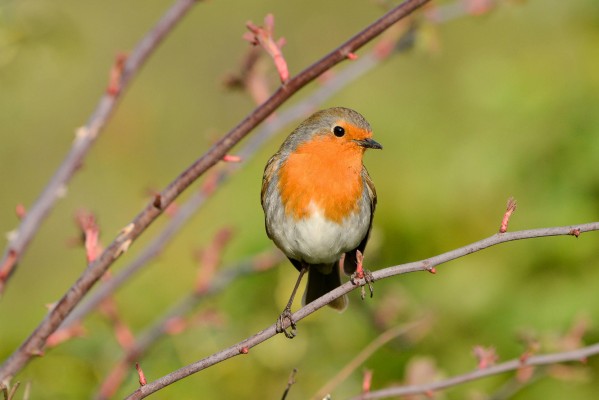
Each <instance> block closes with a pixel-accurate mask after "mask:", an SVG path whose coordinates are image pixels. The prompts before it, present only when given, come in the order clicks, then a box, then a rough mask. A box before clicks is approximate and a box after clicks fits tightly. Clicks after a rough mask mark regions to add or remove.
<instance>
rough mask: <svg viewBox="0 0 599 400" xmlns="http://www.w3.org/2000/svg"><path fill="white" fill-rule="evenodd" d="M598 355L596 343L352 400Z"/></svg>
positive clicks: (422, 389) (426, 389)
mask: <svg viewBox="0 0 599 400" xmlns="http://www.w3.org/2000/svg"><path fill="white" fill-rule="evenodd" d="M596 354H599V343H595V344H593V345H590V346H587V347H582V348H580V349H576V350H571V351H564V352H559V353H550V354H543V355H538V356H533V357H529V358H527V359H526V360H522V359H521V358H517V359H515V360H510V361H506V362H504V363H501V364H497V365H493V366H491V367H487V368H483V369H476V370H474V371H472V372H469V373H466V374H463V375H458V376H454V377H453V378H449V379H445V380H442V381H438V382H434V383H429V384H423V385H413V386H399V387H395V388H388V389H382V390H376V391H374V392H370V393H367V394H361V395H360V396H356V397H354V398H353V399H352V400H358V399H360V400H362V399H364V400H366V399H383V398H386V397H397V396H405V395H411V394H422V393H432V392H434V391H435V390H441V389H447V388H449V387H452V386H457V385H461V384H463V383H466V382H470V381H474V380H477V379H481V378H485V377H488V376H491V375H497V374H502V373H505V372H509V371H517V370H518V369H520V368H523V367H529V366H533V365H548V364H558V363H562V362H571V361H578V362H584V361H585V360H586V359H587V358H588V357H590V356H593V355H596Z"/></svg>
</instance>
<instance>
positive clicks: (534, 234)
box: [127, 222, 599, 400]
mask: <svg viewBox="0 0 599 400" xmlns="http://www.w3.org/2000/svg"><path fill="white" fill-rule="evenodd" d="M573 230H577V231H578V232H590V231H597V230H599V222H591V223H588V224H581V225H575V226H562V227H552V228H540V229H530V230H524V231H515V232H506V233H503V234H495V235H493V236H490V237H488V238H486V239H483V240H479V241H478V242H474V243H472V244H469V245H467V246H464V247H460V248H458V249H455V250H452V251H449V252H447V253H443V254H440V255H438V256H434V257H431V258H428V259H425V260H421V261H416V262H411V263H407V264H401V265H396V266H393V267H388V268H385V269H381V270H378V271H375V272H373V273H372V277H373V278H374V280H379V279H383V278H388V277H391V276H395V275H400V274H407V273H410V272H417V271H430V269H431V268H433V267H435V266H437V265H440V264H443V263H446V262H449V261H452V260H455V259H457V258H460V257H463V256H466V255H468V254H472V253H475V252H477V251H481V250H484V249H486V248H489V247H491V246H494V245H497V244H500V243H506V242H511V241H515V240H522V239H532V238H539V237H549V236H566V235H570V236H571V235H572V231H573ZM355 282H356V285H354V284H353V283H352V282H347V283H345V284H343V285H341V286H339V287H338V288H337V289H335V290H333V291H331V292H329V293H327V294H325V295H324V296H322V297H320V298H318V299H316V300H314V301H313V302H312V303H309V304H307V305H306V306H304V307H302V308H301V309H299V310H298V311H296V312H295V313H294V314H293V316H292V319H293V320H294V321H295V322H298V321H300V320H302V319H304V318H306V317H307V316H308V315H310V314H312V313H314V312H315V311H316V310H318V309H320V308H322V307H324V306H326V305H327V304H329V303H330V302H331V301H333V300H335V299H337V298H339V297H341V296H343V295H345V294H347V293H349V292H351V291H352V290H354V289H356V288H358V287H359V285H364V284H366V282H365V281H364V279H362V280H356V281H355ZM276 325H277V324H273V325H271V326H269V327H268V328H266V329H264V330H262V331H260V332H258V333H256V334H255V335H254V336H251V337H249V338H247V339H245V340H243V341H241V342H239V343H237V344H234V345H233V346H231V347H228V348H226V349H224V350H221V351H219V352H218V353H214V354H212V355H211V356H208V357H206V358H203V359H201V360H199V361H196V362H195V363H193V364H190V365H187V366H185V367H182V368H180V369H178V370H176V371H173V372H171V373H170V374H168V375H165V376H163V377H162V378H159V379H157V380H155V381H153V382H150V383H148V384H147V385H145V386H144V387H141V388H139V389H137V390H136V391H135V392H134V393H132V394H131V395H129V396H128V397H127V399H130V400H133V399H143V398H144V397H146V396H148V395H150V394H152V393H154V392H156V391H158V390H160V389H162V388H164V387H166V386H168V385H170V384H172V383H175V382H177V381H179V380H181V379H183V378H185V377H187V376H189V375H192V374H195V373H196V372H199V371H202V370H204V369H206V368H208V367H210V366H212V365H214V364H217V363H219V362H221V361H224V360H227V359H229V358H232V357H235V356H237V355H240V354H247V353H248V351H249V349H251V348H252V347H255V346H257V345H259V344H260V343H262V342H264V341H266V340H268V339H270V338H271V337H273V336H275V335H276V334H277V329H276V328H277V327H276ZM284 325H285V324H284ZM283 328H287V326H283ZM596 346H597V347H598V348H599V344H597V345H596Z"/></svg>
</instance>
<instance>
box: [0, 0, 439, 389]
mask: <svg viewBox="0 0 599 400" xmlns="http://www.w3.org/2000/svg"><path fill="white" fill-rule="evenodd" d="M428 1H430V0H405V1H404V2H403V3H401V4H400V5H398V6H397V7H395V8H393V9H392V10H390V11H389V12H387V13H386V14H385V15H383V16H382V17H381V18H380V19H378V20H377V21H375V22H373V23H372V24H370V25H369V26H367V27H366V28H365V29H364V30H362V31H361V32H359V33H357V34H356V35H355V36H353V37H352V38H350V39H349V40H348V41H346V42H345V43H344V44H342V45H341V46H339V47H338V48H337V49H335V50H333V51H332V52H331V53H329V54H328V55H326V56H325V57H323V58H322V59H320V60H319V61H317V62H316V63H314V64H313V65H311V66H310V67H308V68H306V69H305V70H304V71H302V72H301V73H300V74H299V75H296V76H295V77H294V78H292V79H290V80H289V81H288V83H287V84H286V85H284V86H281V87H280V88H279V89H278V90H277V91H276V92H275V93H274V94H273V95H272V96H271V97H270V98H269V99H268V100H267V101H266V102H264V103H263V104H262V105H261V106H259V107H258V108H256V109H255V110H254V111H253V112H252V113H251V114H249V115H248V116H247V117H246V118H245V119H244V120H243V121H241V122H240V123H239V124H238V125H237V126H236V127H235V128H233V129H232V130H231V131H230V132H229V133H228V134H227V135H225V136H224V137H223V138H222V139H221V140H220V141H218V142H217V143H216V144H214V145H213V146H212V148H211V149H210V150H209V151H208V152H207V153H206V154H204V155H203V156H202V157H200V158H199V159H198V160H196V161H195V162H194V163H193V164H192V165H191V166H190V167H189V168H187V169H186V170H185V171H183V172H182V173H181V174H180V175H179V176H178V177H177V178H176V179H175V180H174V181H173V182H171V184H170V185H169V186H168V187H167V188H166V189H164V190H163V191H162V192H161V193H160V195H159V196H157V198H156V199H155V200H154V201H152V202H151V203H150V204H148V205H147V206H146V207H145V208H144V209H143V210H142V211H141V212H140V213H139V214H138V215H137V216H136V217H135V218H134V219H133V221H132V222H131V223H130V224H128V225H127V226H126V227H125V228H123V230H122V231H121V234H120V235H119V236H118V237H117V238H116V239H115V240H114V241H113V242H112V243H111V244H110V245H109V246H108V247H107V248H106V249H105V250H104V252H103V253H102V254H101V255H100V256H99V257H98V258H97V259H96V261H94V262H93V263H91V264H89V266H88V267H87V269H86V270H85V271H84V273H83V274H82V275H81V276H80V277H79V279H78V280H77V282H75V283H74V284H73V286H71V288H69V290H68V291H67V292H66V293H65V295H64V296H63V297H62V298H61V299H60V300H59V301H58V302H57V303H56V305H55V306H54V308H53V309H52V310H51V311H50V312H49V313H48V315H47V316H46V318H45V319H44V320H43V321H42V322H41V323H40V325H38V327H37V328H36V329H35V330H34V331H33V332H32V333H31V335H30V336H29V337H28V338H27V339H26V340H25V341H24V342H23V343H22V344H21V346H19V348H18V349H17V350H15V351H14V352H13V354H12V355H11V356H10V357H9V358H8V359H7V360H6V361H5V362H4V363H3V364H2V366H0V381H4V380H8V379H9V378H10V377H12V376H14V375H15V374H16V373H17V372H18V371H19V370H21V369H22V368H23V367H24V366H25V365H26V364H27V363H28V362H29V360H30V359H31V357H32V356H34V355H39V354H41V353H42V351H43V348H44V344H45V342H46V339H47V338H48V337H49V336H50V335H51V334H52V333H53V332H54V331H55V330H56V329H57V328H58V327H59V326H60V324H61V323H62V321H64V319H65V318H66V317H67V316H68V315H69V313H70V312H71V311H72V310H73V308H74V307H75V306H76V305H77V304H78V303H79V302H80V301H81V299H82V298H83V297H84V296H85V294H86V293H87V292H88V291H89V290H90V288H91V287H92V286H93V285H94V284H95V283H96V282H97V281H98V280H99V279H100V277H101V276H102V275H103V274H104V273H105V272H106V271H107V270H108V268H109V267H110V266H111V265H112V264H113V263H114V261H115V260H116V259H117V258H118V257H120V256H121V255H122V254H123V253H124V252H125V251H126V250H127V249H128V248H129V246H130V245H131V243H132V242H133V241H134V240H135V239H137V238H138V237H139V236H140V235H141V234H142V233H143V232H144V231H145V230H146V229H147V228H148V227H149V226H150V225H151V224H152V222H154V221H155V220H156V218H158V216H159V215H160V214H161V213H162V211H163V210H164V209H165V208H166V207H167V206H168V205H169V204H171V203H172V202H173V201H174V200H175V199H176V198H177V197H178V196H179V195H180V194H181V193H182V192H183V191H184V190H185V189H187V188H188V187H189V186H190V185H191V184H192V183H193V182H194V181H195V180H196V179H197V178H198V177H200V176H201V175H202V174H203V173H205V172H206V171H207V170H208V169H209V168H211V167H212V166H214V165H215V164H216V163H217V162H218V161H219V160H221V159H222V158H223V157H224V156H225V154H227V152H228V151H229V150H230V149H231V148H232V147H233V146H234V145H235V144H237V143H238V142H239V141H240V140H241V139H243V138H244V137H245V136H246V135H247V134H248V133H249V132H250V131H251V130H252V129H253V128H255V127H256V126H257V125H258V124H259V123H260V122H262V121H263V120H264V119H266V118H267V117H268V116H269V115H270V114H271V113H272V112H273V111H275V110H276V109H277V108H278V107H279V106H280V105H281V104H283V103H284V102H285V101H286V100H287V99H289V98H290V97H291V96H292V95H293V94H294V93H296V92H297V91H299V90H300V89H301V88H303V87H304V86H306V85H307V84H308V83H310V82H312V81H313V80H314V79H316V78H317V77H318V76H320V75H321V74H322V73H324V72H325V71H327V70H329V69H330V68H332V67H333V66H335V65H337V64H339V63H340V62H341V61H343V60H345V59H346V58H347V55H348V54H350V53H353V52H355V51H357V50H358V49H359V48H361V47H362V46H364V45H365V44H366V43H368V42H369V41H370V40H372V39H374V38H375V37H377V36H378V35H380V34H381V33H382V32H384V31H385V30H386V29H388V28H389V27H390V26H392V25H393V24H394V23H395V22H397V21H399V20H400V19H402V18H404V17H406V16H408V15H409V14H411V13H412V12H413V11H414V10H416V9H418V8H419V7H420V6H422V5H423V4H425V3H427V2H428Z"/></svg>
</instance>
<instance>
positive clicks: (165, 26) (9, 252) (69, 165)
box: [0, 0, 197, 295]
mask: <svg viewBox="0 0 599 400" xmlns="http://www.w3.org/2000/svg"><path fill="white" fill-rule="evenodd" d="M196 1H197V0H178V1H177V2H176V3H175V4H174V5H173V6H172V7H171V8H170V9H169V10H168V11H167V12H166V13H165V14H164V16H163V17H162V18H161V19H160V21H158V23H157V24H156V26H155V27H154V28H153V29H152V30H151V31H150V32H148V34H147V35H146V36H145V37H144V38H143V39H142V40H141V42H139V44H138V45H137V47H136V48H135V49H134V50H133V52H132V53H131V54H130V55H129V57H127V59H126V61H125V62H124V64H123V63H122V61H123V60H122V57H121V58H120V61H119V60H117V62H116V64H117V66H116V67H115V68H116V69H118V73H116V74H114V75H115V76H114V77H113V79H112V80H113V81H112V82H110V86H109V89H108V90H107V91H106V93H105V94H104V95H103V96H102V98H101V99H100V101H99V103H98V105H97V106H96V109H95V111H94V112H93V114H92V115H91V117H90V118H89V120H88V121H87V124H86V125H85V126H84V127H81V128H79V129H78V130H77V134H76V136H75V140H74V142H73V146H72V147H71V150H70V151H69V154H67V156H66V158H65V159H64V161H63V162H62V164H61V165H60V167H58V169H57V170H56V172H55V174H54V176H53V177H52V178H51V179H50V182H49V183H48V185H47V186H46V187H45V188H44V190H43V191H42V193H41V195H40V196H39V198H38V199H37V201H36V202H35V204H34V205H33V206H32V207H31V208H30V209H29V210H27V214H26V215H25V217H24V218H23V220H22V221H21V224H20V225H19V227H18V228H17V229H16V230H15V231H14V233H13V234H11V239H10V241H9V243H8V246H7V248H6V250H5V252H4V255H3V257H2V260H0V295H1V294H2V292H3V291H4V288H5V286H6V283H7V281H8V279H9V278H10V277H11V275H12V274H13V273H14V272H15V269H16V267H17V263H18V262H19V260H20V259H21V257H22V255H23V254H24V253H25V251H26V250H27V247H28V245H29V243H30V242H31V240H32V239H33V237H34V236H35V234H36V233H37V231H38V230H39V228H40V225H41V224H42V221H43V220H44V219H45V217H46V216H47V215H48V214H49V213H50V210H51V209H52V207H53V206H54V203H55V202H56V200H58V199H59V198H60V197H61V195H62V194H63V193H64V192H65V190H66V186H67V184H68V182H69V181H70V179H71V177H72V176H73V175H74V174H75V172H77V170H78V169H79V167H80V166H81V163H82V162H83V159H84V158H85V156H86V155H87V153H88V152H89V150H90V149H91V147H92V145H93V144H94V143H95V141H96V139H97V138H98V136H99V135H100V133H102V130H103V129H104V127H105V126H106V123H107V122H108V120H109V119H110V116H111V115H112V113H113V112H114V110H115V108H116V106H117V104H118V101H119V99H120V98H121V95H122V93H123V92H124V89H126V88H127V86H128V85H129V83H130V82H131V80H132V79H133V77H134V76H135V75H136V74H137V73H138V72H139V70H140V69H141V67H142V66H143V65H144V64H145V62H146V60H147V59H148V57H150V55H152V53H153V52H154V51H155V50H156V49H157V47H158V45H159V44H160V43H161V42H162V40H163V39H164V38H166V37H167V36H168V35H169V34H170V33H171V32H172V31H173V28H174V27H175V26H177V24H178V23H179V22H180V21H181V19H182V18H183V17H184V16H185V15H186V14H187V13H188V12H189V10H190V9H191V7H192V6H193V5H194V4H195V3H196Z"/></svg>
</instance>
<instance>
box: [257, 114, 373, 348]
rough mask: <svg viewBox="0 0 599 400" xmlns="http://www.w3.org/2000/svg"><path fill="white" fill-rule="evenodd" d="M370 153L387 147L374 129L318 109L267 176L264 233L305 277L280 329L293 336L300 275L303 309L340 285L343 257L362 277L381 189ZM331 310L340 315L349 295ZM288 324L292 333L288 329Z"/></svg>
mask: <svg viewBox="0 0 599 400" xmlns="http://www.w3.org/2000/svg"><path fill="white" fill-rule="evenodd" d="M366 149H382V146H381V145H380V144H379V143H377V142H375V141H374V140H373V139H372V129H371V128H370V124H368V122H367V121H366V119H364V117H363V116H362V115H360V114H359V113H358V112H356V111H354V110H352V109H349V108H343V107H335V108H329V109H326V110H322V111H318V112H316V113H315V114H313V115H312V116H311V117H309V118H308V119H306V120H305V121H304V122H302V123H301V124H300V125H299V126H298V127H297V128H296V129H295V130H294V131H293V132H292V133H291V134H290V135H289V136H288V137H287V139H286V140H285V141H284V142H283V144H282V145H281V148H280V149H279V151H277V152H276V153H275V155H273V156H272V157H271V158H270V160H268V163H267V164H266V168H265V170H264V177H263V178H262V208H263V209H264V216H265V223H266V233H267V234H268V237H269V238H270V239H272V240H273V241H274V243H275V244H276V245H277V247H278V248H279V249H281V251H282V252H283V253H284V254H285V255H286V256H287V257H288V258H289V260H290V261H291V263H292V264H293V266H294V267H295V268H296V269H297V270H298V271H299V272H300V275H299V277H298V280H297V282H296V284H295V288H294V290H293V293H292V294H291V298H290V299H289V303H288V304H287V307H285V310H284V311H283V313H282V314H281V316H280V317H279V320H278V321H277V330H278V331H279V332H284V333H285V335H286V336H287V337H290V338H291V337H293V336H295V322H294V321H293V319H292V318H291V305H292V303H293V298H294V296H295V292H296V291H297V288H298V286H299V284H300V282H301V279H302V277H303V275H304V274H305V273H306V272H308V284H307V286H306V291H305V293H304V298H303V304H308V303H310V302H311V301H313V300H315V299H317V298H319V297H321V296H322V295H324V294H326V293H328V292H330V291H331V290H333V289H335V288H336V287H338V286H339V285H341V277H340V271H339V269H340V265H339V264H340V259H341V257H342V256H343V255H345V258H344V261H343V270H344V272H345V273H346V274H348V275H350V274H352V273H354V272H356V270H357V269H358V271H360V272H361V271H362V265H361V258H362V257H361V255H362V254H363V253H364V248H365V247H366V242H367V241H368V236H369V234H370V228H371V226H372V218H373V216H374V209H375V207H376V191H375V188H374V184H373V182H372V180H371V179H370V176H369V175H368V171H366V168H365V167H364V165H363V164H362V157H363V155H364V152H365V151H366ZM329 306H331V307H333V308H335V309H337V310H339V311H343V310H344V309H345V308H346V307H347V297H346V296H343V297H340V298H338V299H336V300H334V301H332V302H331V303H329ZM286 319H287V320H289V325H290V326H291V329H292V330H291V332H287V330H285V329H283V324H284V321H285V320H286Z"/></svg>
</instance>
